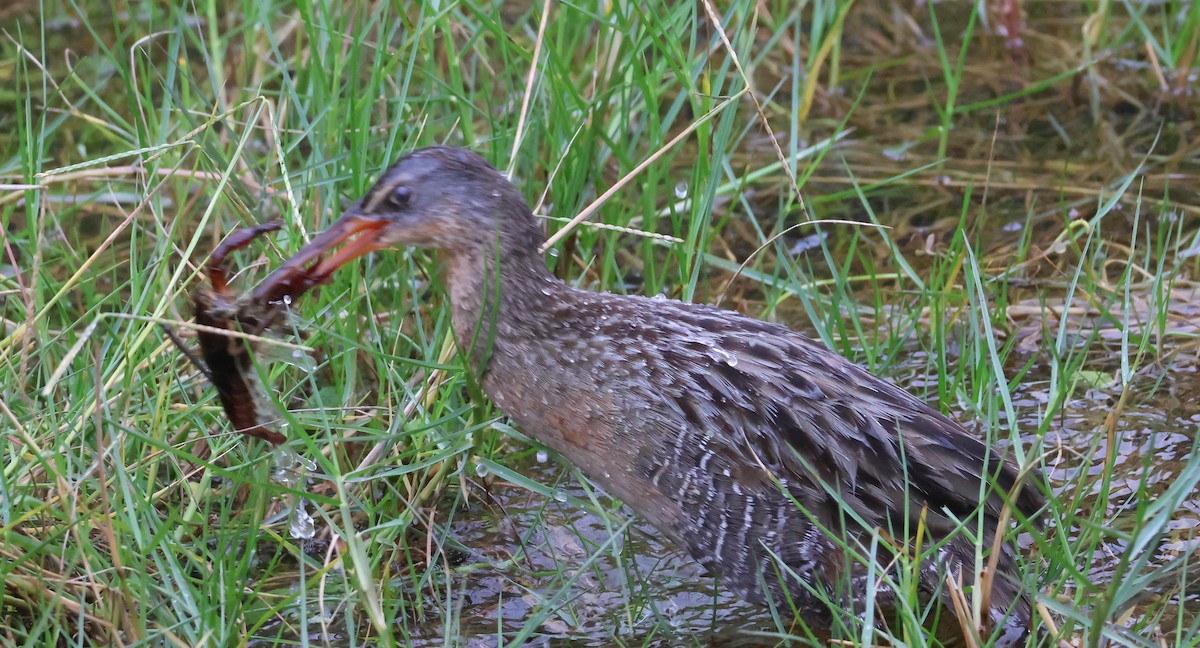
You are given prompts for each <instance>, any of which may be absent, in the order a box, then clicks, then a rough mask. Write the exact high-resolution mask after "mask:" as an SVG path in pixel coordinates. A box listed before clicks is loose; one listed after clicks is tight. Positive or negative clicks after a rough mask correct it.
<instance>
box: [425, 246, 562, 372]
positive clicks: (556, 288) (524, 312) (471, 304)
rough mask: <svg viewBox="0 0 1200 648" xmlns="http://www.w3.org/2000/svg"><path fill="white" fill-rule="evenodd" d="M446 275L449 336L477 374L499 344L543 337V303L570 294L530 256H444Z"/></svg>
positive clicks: (544, 266)
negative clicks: (452, 333)
mask: <svg viewBox="0 0 1200 648" xmlns="http://www.w3.org/2000/svg"><path fill="white" fill-rule="evenodd" d="M496 258H499V263H495V262H494V260H495V259H496ZM446 271H447V285H448V287H449V293H450V302H451V306H452V311H451V313H452V320H453V325H454V336H455V339H456V340H457V341H458V345H459V351H460V352H461V353H465V354H467V358H468V360H469V362H470V364H471V367H472V369H474V370H475V371H476V373H477V374H479V375H482V374H483V373H484V372H485V371H486V370H487V368H488V365H489V363H490V362H491V359H492V358H493V356H494V353H495V351H496V349H497V347H498V345H504V344H506V343H511V342H513V341H514V340H513V338H525V337H533V336H538V335H540V334H542V332H543V329H544V328H545V326H547V325H549V323H548V322H546V319H547V318H546V313H548V312H549V311H550V309H549V308H548V305H549V304H550V303H553V301H554V300H557V299H559V298H560V296H561V294H562V293H563V291H566V290H569V289H568V288H567V286H566V285H565V284H563V283H562V282H561V281H559V280H558V279H556V278H555V277H554V275H552V274H550V271H549V270H547V269H546V264H545V262H544V261H543V260H542V258H541V255H538V254H533V253H527V254H500V255H487V254H466V253H462V254H449V255H448V258H447V265H446Z"/></svg>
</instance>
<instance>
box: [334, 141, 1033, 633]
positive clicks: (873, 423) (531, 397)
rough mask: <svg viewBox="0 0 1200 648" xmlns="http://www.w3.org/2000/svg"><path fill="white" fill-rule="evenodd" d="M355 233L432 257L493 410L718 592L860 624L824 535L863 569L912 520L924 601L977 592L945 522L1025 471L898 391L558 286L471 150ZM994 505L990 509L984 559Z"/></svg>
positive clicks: (510, 203)
mask: <svg viewBox="0 0 1200 648" xmlns="http://www.w3.org/2000/svg"><path fill="white" fill-rule="evenodd" d="M350 217H352V218H360V219H362V218H367V219H372V218H373V219H386V220H387V222H388V224H387V225H386V226H385V227H383V229H381V230H380V234H379V236H378V238H379V244H380V245H382V244H408V245H417V246H425V247H432V248H436V249H438V250H439V251H440V253H441V255H442V256H443V258H444V259H445V261H446V263H447V277H446V281H447V285H448V286H449V293H450V300H451V303H452V307H453V325H454V331H455V335H456V338H457V340H458V343H459V345H460V348H461V349H462V350H463V352H464V353H466V354H467V355H468V357H469V358H470V362H471V364H472V366H473V368H474V369H475V370H476V371H477V372H478V373H479V375H480V376H481V381H482V385H483V389H484V391H485V392H486V393H487V395H488V396H489V397H490V398H491V399H492V400H493V401H494V402H495V403H496V405H497V406H499V408H500V409H501V410H502V411H503V412H504V413H505V414H507V415H508V416H510V417H511V418H512V419H513V420H514V421H515V422H516V423H517V425H518V426H519V427H520V428H521V429H523V430H524V431H525V432H527V433H528V434H530V435H532V436H534V437H536V438H537V439H539V440H541V441H542V442H544V443H546V444H547V445H549V446H550V447H552V448H554V449H555V450H557V451H558V452H559V453H561V454H562V455H563V456H564V457H566V458H567V459H568V460H570V461H571V462H573V463H574V464H576V465H577V466H579V468H580V469H582V470H583V472H584V473H585V474H587V475H588V476H589V477H590V478H591V479H592V480H594V481H596V482H597V483H599V484H600V485H602V486H603V487H604V488H605V489H606V490H608V491H609V492H610V493H611V494H613V495H615V496H617V497H619V498H620V499H622V500H623V501H625V502H626V503H627V504H629V505H630V506H631V507H632V508H633V509H634V510H636V511H637V512H638V513H639V514H641V515H642V516H644V517H645V518H646V519H648V520H649V521H650V522H651V523H653V524H654V525H655V526H656V527H657V528H659V529H661V530H662V531H663V532H664V533H665V534H667V535H668V536H670V537H671V538H672V539H673V540H674V541H675V542H677V543H678V544H679V546H681V547H683V548H685V549H686V550H688V551H689V553H691V555H692V556H694V557H695V558H696V559H697V560H698V561H700V562H701V563H702V564H703V565H704V566H705V567H707V568H708V569H709V570H711V571H712V572H713V573H714V574H717V575H718V576H719V577H720V578H721V581H722V583H723V584H724V585H726V586H727V587H729V588H731V589H733V590H735V591H737V592H739V593H741V594H743V595H744V596H746V597H749V598H751V599H763V598H764V597H765V596H767V595H770V596H771V597H772V598H774V599H775V600H776V601H782V600H783V599H782V597H783V596H784V595H785V594H786V595H787V596H790V597H791V600H792V603H793V604H794V605H795V606H796V607H797V609H798V610H799V611H800V613H801V614H802V616H803V618H804V619H805V620H806V621H807V622H808V623H809V624H810V625H813V626H816V627H828V626H829V624H830V623H831V620H832V617H831V613H830V611H829V605H828V604H826V603H824V602H822V600H821V599H822V598H823V597H829V598H831V599H832V600H833V601H834V603H835V604H839V605H840V606H841V607H843V608H847V609H850V610H858V611H860V609H861V607H862V602H863V601H864V600H865V598H866V596H867V591H868V590H869V589H875V590H876V591H875V595H876V597H877V599H878V601H879V602H880V603H881V604H885V605H886V603H887V602H888V601H889V600H890V599H891V598H892V597H893V596H894V593H893V592H892V591H891V590H890V588H889V587H887V586H886V585H885V586H878V587H877V586H876V585H875V581H871V580H869V578H868V571H867V569H866V567H865V566H864V565H863V564H862V561H855V560H852V559H849V558H848V557H847V552H846V551H844V550H843V549H842V548H841V547H839V544H838V542H836V541H835V540H834V539H833V537H840V538H843V539H844V540H846V541H847V542H848V543H849V544H850V546H851V548H853V549H856V550H858V551H859V552H860V553H864V554H865V553H867V552H868V551H869V550H868V549H867V547H868V545H869V544H870V539H869V536H870V531H869V530H870V529H875V528H879V529H883V530H884V531H885V532H886V534H887V535H888V536H890V537H893V538H900V539H904V538H907V537H910V536H911V535H913V534H915V531H916V528H917V525H918V520H919V518H920V516H921V513H922V510H925V511H926V513H925V515H926V521H925V525H926V530H925V533H926V534H927V535H926V539H925V541H924V545H925V546H926V547H928V546H930V545H931V544H932V543H934V542H938V541H940V540H942V539H945V538H946V537H948V536H951V537H950V540H949V541H948V542H947V543H946V544H945V546H944V547H942V549H941V550H940V551H939V552H938V558H937V560H934V561H929V563H928V564H927V565H925V566H923V567H922V569H921V576H920V579H919V580H920V587H921V589H922V590H923V591H926V592H934V591H938V590H940V589H942V582H943V581H944V578H945V575H946V574H955V573H956V572H958V571H959V570H962V569H965V570H967V571H968V575H966V576H964V582H966V583H967V584H970V583H971V582H972V580H973V578H972V576H970V575H969V572H970V571H971V570H974V569H975V563H976V559H975V555H976V543H975V542H973V541H972V540H970V539H969V538H968V537H967V536H966V535H963V534H954V533H952V531H953V530H954V527H955V526H956V522H955V518H958V519H960V520H969V522H968V527H967V528H968V529H971V530H976V529H978V521H977V520H978V518H975V517H971V516H972V514H973V513H974V512H975V511H976V510H977V509H978V507H979V496H980V492H981V485H980V475H981V473H982V472H983V471H984V470H985V467H986V470H988V471H989V472H990V473H991V474H993V475H994V483H995V485H996V486H997V487H998V488H1001V489H1004V490H1009V489H1011V488H1012V487H1013V486H1014V484H1015V483H1016V482H1017V481H1018V470H1017V467H1016V466H1015V465H1014V464H1013V463H1012V462H1011V461H1010V460H1002V459H1001V458H1000V452H999V451H997V450H996V449H994V448H990V447H988V446H987V445H985V444H983V443H982V442H980V441H979V440H978V439H976V438H974V437H972V436H970V435H969V434H967V433H966V432H965V431H963V429H962V428H961V427H960V426H959V425H958V424H956V423H954V422H953V421H951V420H950V419H948V418H946V417H945V416H943V415H941V414H940V413H938V412H937V411H935V410H933V409H932V408H930V407H929V406H928V405H926V404H924V403H922V402H920V401H919V400H917V399H915V398H914V397H912V396H911V395H909V394H908V393H906V392H904V391H902V390H900V389H898V388H897V387H895V386H893V385H891V384H889V383H887V382H884V381H882V380H880V379H878V378H876V377H874V376H872V375H871V374H869V373H868V372H866V371H865V370H863V369H862V368H860V367H858V366H856V365H854V364H852V363H850V362H848V361H846V360H845V359H843V358H841V357H840V356H838V355H836V354H834V353H832V352H830V351H829V350H827V349H825V348H824V347H822V346H820V345H818V344H816V343H814V342H812V341H811V340H809V339H807V338H805V337H804V336H802V335H799V334H797V333H794V332H792V331H790V330H788V329H786V328H783V327H781V326H777V325H773V324H769V323H765V322H761V321H758V320H754V319H751V318H748V317H745V316H742V315H739V314H737V313H733V312H729V311H724V310H719V309H716V308H711V307H707V306H699V305H694V304H685V303H682V302H677V301H669V300H665V299H648V298H642V297H630V296H619V295H613V294H607V293H595V292H587V291H582V290H577V289H574V288H571V287H570V286H567V285H566V284H564V283H563V282H561V281H559V280H557V279H556V278H554V277H553V276H552V275H551V274H550V273H549V272H548V271H547V269H546V265H545V263H544V261H543V259H542V257H541V256H540V255H539V254H538V253H537V247H538V245H539V244H540V243H541V242H542V240H543V237H542V234H541V231H540V229H539V228H538V227H537V225H536V223H535V221H534V219H533V217H532V216H531V215H530V210H529V207H528V205H527V204H526V202H525V201H524V199H523V197H522V196H521V195H520V193H519V192H518V191H517V190H516V189H515V188H514V187H513V186H512V185H511V184H510V183H509V182H508V181H507V180H505V179H504V178H503V177H502V176H501V175H500V174H499V173H497V172H496V171H495V170H494V169H493V168H492V167H491V166H489V165H488V164H487V163H486V162H484V161H483V160H482V158H480V157H478V156H477V155H475V154H473V153H470V152H467V151H463V150H461V149H452V148H442V147H438V148H431V149H423V150H421V151H417V152H415V153H413V154H411V155H409V156H408V157H405V158H403V159H401V160H400V161H399V162H398V163H397V164H396V165H394V166H393V167H392V168H391V169H389V170H388V171H386V172H385V173H384V174H383V176H382V177H381V178H380V180H379V181H378V182H377V184H376V185H375V187H374V188H373V189H372V190H371V191H370V193H368V194H367V195H366V196H365V197H364V198H363V200H362V201H360V202H359V204H358V205H356V206H355V207H354V208H353V209H352V210H351V216H350ZM497 304H498V306H499V307H498V308H497V307H496V306H497ZM1040 498H1041V495H1040V494H1039V493H1038V491H1037V490H1036V489H1034V488H1029V487H1026V488H1024V489H1023V490H1022V491H1021V493H1020V495H1019V496H1018V498H1017V500H1016V505H1017V508H1019V509H1020V510H1021V511H1022V512H1023V513H1024V514H1025V515H1033V514H1034V513H1035V511H1036V510H1037V509H1038V507H1039V506H1040V504H1041V499H1040ZM839 500H841V502H839ZM797 504H799V506H797ZM1001 505H1002V501H1001V498H1000V497H998V496H996V495H991V496H989V497H988V498H987V499H986V501H985V502H984V504H983V507H982V508H983V515H982V520H983V537H982V538H980V541H981V543H982V545H981V546H982V547H984V549H983V553H984V554H986V553H987V551H988V549H989V548H990V547H991V543H992V537H993V536H994V533H995V529H996V525H997V520H998V518H999V516H1000V510H1001ZM823 529H824V530H823ZM1003 546H1004V550H1003V552H1002V555H1001V556H1000V559H999V569H998V571H999V573H1000V575H999V576H998V577H997V578H996V581H995V587H994V590H993V593H992V601H993V608H994V610H996V612H995V613H994V615H993V616H995V617H996V618H997V619H998V618H1001V617H1003V615H1004V611H1005V610H1007V609H1009V608H1011V610H1012V611H1011V618H1010V620H1009V622H1008V623H1009V625H1012V626H1014V627H1015V626H1023V625H1024V624H1025V623H1026V621H1027V619H1028V616H1029V605H1028V603H1027V601H1026V595H1025V594H1023V593H1021V589H1020V586H1019V584H1017V583H1016V582H1014V580H1013V578H1014V577H1013V573H1014V565H1015V563H1014V561H1015V558H1014V555H1013V552H1012V550H1011V548H1010V547H1009V546H1008V545H1007V544H1005V545H1003ZM887 555H888V552H881V557H880V558H879V560H880V561H881V562H882V561H886V560H887ZM777 564H782V565H785V566H786V568H787V569H783V570H779V569H777V567H776V565H777ZM877 569H882V567H877ZM789 570H790V573H787V572H789ZM781 571H782V572H783V573H784V574H785V575H784V576H783V577H782V582H783V583H784V584H782V585H781V578H780V576H779V573H780V572H781ZM875 576H876V578H877V577H878V573H876V574H875ZM764 588H765V589H764Z"/></svg>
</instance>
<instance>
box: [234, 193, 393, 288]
mask: <svg viewBox="0 0 1200 648" xmlns="http://www.w3.org/2000/svg"><path fill="white" fill-rule="evenodd" d="M388 222H389V221H388V220H387V219H386V218H380V217H377V216H366V215H363V214H362V213H360V212H358V211H356V210H351V211H350V212H348V213H347V214H345V215H344V216H342V217H341V218H339V219H338V220H337V221H336V222H334V223H333V225H330V226H329V229H327V230H325V231H324V232H321V233H320V234H318V235H317V237H316V238H314V239H313V240H312V242H311V243H309V244H308V245H305V246H304V247H302V248H300V251H298V252H296V254H294V255H292V257H291V258H289V259H288V260H287V261H284V262H283V265H281V266H279V267H278V268H276V270H275V272H272V273H271V274H270V276H268V277H267V278H266V279H264V280H263V282H262V283H260V284H258V286H257V287H255V289H254V290H253V291H252V292H251V293H250V301H251V302H252V303H257V304H262V303H270V302H276V301H279V300H281V299H283V298H284V297H289V298H292V299H295V298H296V297H299V296H300V295H301V294H303V293H304V292H305V291H307V290H308V289H310V288H312V287H313V286H316V285H318V284H322V283H325V282H326V281H328V280H329V276H330V275H332V274H333V273H334V271H336V270H337V269H338V268H340V267H342V266H344V265H346V264H347V263H350V262H351V261H353V260H354V259H357V258H358V257H360V256H362V255H364V254H367V253H369V252H373V251H375V250H378V249H380V248H384V247H388V245H389V244H388V243H387V242H385V241H382V240H380V235H381V234H382V233H383V230H384V228H385V227H387V224H388ZM338 246H342V247H341V248H340V249H337V248H338ZM335 249H336V252H333V251H334V250H335ZM330 252H333V254H332V256H329V257H328V258H323V257H324V256H325V255H326V254H329V253H330Z"/></svg>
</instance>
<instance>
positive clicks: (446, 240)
mask: <svg viewBox="0 0 1200 648" xmlns="http://www.w3.org/2000/svg"><path fill="white" fill-rule="evenodd" d="M542 240H543V237H542V233H541V230H540V229H539V228H538V226H537V223H536V222H535V221H534V219H533V215H532V214H531V213H530V209H529V206H528V204H527V203H526V202H525V199H524V197H523V196H522V195H521V193H520V192H519V191H517V189H516V187H514V186H513V185H512V183H510V182H509V181H508V179H506V178H505V177H504V176H503V175H501V174H500V172H498V171H496V169H495V168H493V167H492V166H491V165H490V164H488V163H487V161H485V160H484V159H483V158H482V157H480V156H479V155H476V154H475V153H472V152H470V151H467V150H464V149H459V148H452V147H444V146H435V147H430V148H424V149H420V150H418V151H414V152H413V153H410V154H409V155H406V156H404V157H403V158H400V160H399V161H398V162H396V163H395V164H393V165H392V166H391V167H389V168H388V169H387V170H386V171H384V172H383V175H382V176H380V178H379V180H378V181H376V182H375V185H374V186H373V187H371V189H370V191H368V192H367V193H366V195H364V196H363V197H362V198H361V199H359V200H358V202H356V203H355V204H354V205H352V206H351V207H350V208H349V209H348V210H347V211H346V212H345V213H344V214H343V215H342V217H341V218H340V219H338V220H337V221H336V222H334V223H333V225H331V226H330V227H329V229H327V230H325V231H324V232H322V233H321V234H319V235H318V236H317V237H316V238H314V239H313V240H312V242H311V243H309V244H308V245H306V246H304V247H303V248H301V249H300V251H299V252H297V253H296V254H295V255H294V256H292V257H291V258H290V259H288V261H287V262H286V263H285V264H284V266H283V267H281V268H280V271H283V272H293V273H294V272H297V271H299V269H300V268H304V267H306V266H307V267H308V269H307V270H306V271H305V272H308V273H310V274H311V275H312V276H314V277H319V278H320V279H318V281H323V280H324V279H325V278H327V277H328V276H329V275H330V274H331V273H332V272H333V271H335V270H337V269H338V268H339V267H341V266H343V265H345V264H347V263H349V262H350V261H352V260H354V259H356V258H358V257H360V256H362V255H364V254H367V253H369V252H372V251H374V250H378V249H381V248H386V247H392V246H416V247H425V248H434V249H437V250H441V251H443V252H446V253H447V254H450V255H471V256H478V257H479V258H483V257H491V256H492V255H496V254H498V255H499V256H501V257H503V258H507V259H512V258H514V257H522V258H524V257H527V256H530V255H536V254H537V248H538V246H539V245H540V244H541V242H542ZM338 246H342V247H341V248H340V249H338V250H337V252H335V253H333V254H332V255H330V256H328V257H327V258H323V259H322V258H321V257H323V256H324V255H326V254H327V253H329V252H331V251H332V250H334V248H337V247H338ZM310 263H311V264H312V265H310Z"/></svg>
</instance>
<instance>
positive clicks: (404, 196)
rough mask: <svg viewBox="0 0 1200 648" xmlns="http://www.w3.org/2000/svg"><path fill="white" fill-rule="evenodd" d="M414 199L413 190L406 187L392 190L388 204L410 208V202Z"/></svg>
mask: <svg viewBox="0 0 1200 648" xmlns="http://www.w3.org/2000/svg"><path fill="white" fill-rule="evenodd" d="M411 199H412V189H411V188H409V187H405V186H400V187H396V188H395V189H392V195H391V196H389V197H388V202H390V203H392V206H393V207H408V201H409V200H411Z"/></svg>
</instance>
